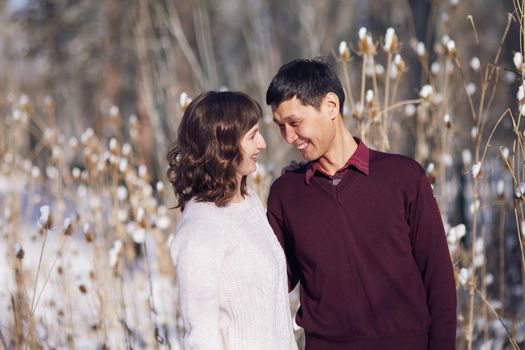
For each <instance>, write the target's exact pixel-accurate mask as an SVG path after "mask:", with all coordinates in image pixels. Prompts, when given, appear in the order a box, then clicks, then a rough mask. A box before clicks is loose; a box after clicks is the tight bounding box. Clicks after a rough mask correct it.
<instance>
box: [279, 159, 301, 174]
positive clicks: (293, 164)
mask: <svg viewBox="0 0 525 350" xmlns="http://www.w3.org/2000/svg"><path fill="white" fill-rule="evenodd" d="M305 165H306V162H303V161H300V162H296V161H295V160H292V161H291V162H290V164H288V165H287V166H285V167H284V168H282V169H281V175H283V174H284V173H286V172H287V171H294V170H297V169H299V168H301V167H303V166H305Z"/></svg>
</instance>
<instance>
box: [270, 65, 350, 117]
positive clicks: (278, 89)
mask: <svg viewBox="0 0 525 350" xmlns="http://www.w3.org/2000/svg"><path fill="white" fill-rule="evenodd" d="M329 92H333V93H334V94H336V95H337V97H339V112H340V113H341V115H343V105H344V103H345V93H344V91H343V87H342V86H341V81H340V80H339V78H338V77H337V74H336V73H335V72H334V70H333V69H332V67H331V66H330V65H329V64H328V63H326V62H325V61H324V60H323V59H321V58H314V59H313V60H308V59H297V60H293V61H291V62H289V63H287V64H285V65H284V66H282V67H281V68H280V69H279V72H277V74H276V75H275V77H273V79H272V81H271V83H270V86H269V87H268V90H266V104H267V105H271V106H278V105H279V104H280V103H281V102H284V101H287V100H289V99H292V98H293V97H297V99H299V101H301V102H302V103H303V104H305V105H310V106H313V107H315V108H317V109H319V107H320V106H321V101H322V100H323V98H324V97H325V96H326V94H327V93H329Z"/></svg>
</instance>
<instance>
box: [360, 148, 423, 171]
mask: <svg viewBox="0 0 525 350" xmlns="http://www.w3.org/2000/svg"><path fill="white" fill-rule="evenodd" d="M370 168H371V169H370V171H371V172H374V171H375V172H380V173H384V174H388V175H389V177H391V176H392V175H398V176H403V177H405V178H406V177H408V178H414V177H416V178H417V177H419V176H421V175H424V174H425V170H424V169H423V167H422V166H421V164H419V163H418V162H417V161H416V160H414V159H412V158H410V157H408V156H405V155H402V154H397V153H386V152H380V151H374V150H370Z"/></svg>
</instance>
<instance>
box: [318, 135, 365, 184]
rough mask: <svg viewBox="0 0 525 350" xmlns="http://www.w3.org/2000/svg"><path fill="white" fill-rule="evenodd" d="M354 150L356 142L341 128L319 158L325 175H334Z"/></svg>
mask: <svg viewBox="0 0 525 350" xmlns="http://www.w3.org/2000/svg"><path fill="white" fill-rule="evenodd" d="M356 150H357V142H356V141H355V140H354V138H353V137H352V134H350V132H349V131H348V130H347V129H346V128H342V130H341V132H340V133H338V134H337V135H336V137H335V138H334V140H333V142H332V146H331V147H330V149H329V150H328V152H326V154H325V155H323V156H322V157H321V158H319V160H318V162H319V165H320V166H321V168H323V170H324V171H325V172H326V173H327V174H330V175H334V174H335V173H336V171H337V170H339V169H341V168H342V167H343V166H344V165H345V164H346V162H347V161H348V159H350V157H351V156H352V155H353V154H354V153H355V151H356Z"/></svg>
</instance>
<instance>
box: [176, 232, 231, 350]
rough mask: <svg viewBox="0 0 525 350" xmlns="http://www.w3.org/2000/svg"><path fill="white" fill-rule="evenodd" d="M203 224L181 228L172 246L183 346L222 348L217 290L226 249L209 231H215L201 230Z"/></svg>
mask: <svg viewBox="0 0 525 350" xmlns="http://www.w3.org/2000/svg"><path fill="white" fill-rule="evenodd" d="M201 228H202V227H199V230H194V229H189V228H188V227H186V228H184V229H183V230H181V231H180V232H178V233H177V235H179V237H176V239H175V241H174V242H173V245H172V249H171V253H172V257H173V260H174V262H175V264H176V268H177V281H178V286H179V299H180V305H181V309H182V317H183V320H184V328H185V336H184V348H185V349H188V350H201V349H202V350H208V349H223V348H224V344H223V340H222V336H221V333H220V329H219V295H220V293H218V292H217V291H218V290H219V288H220V269H221V266H222V263H223V260H224V256H225V249H224V245H223V244H222V242H221V241H220V239H217V237H216V235H211V234H210V233H211V232H213V231H211V232H202V231H201ZM213 236H215V237H213ZM177 238H179V239H177Z"/></svg>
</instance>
